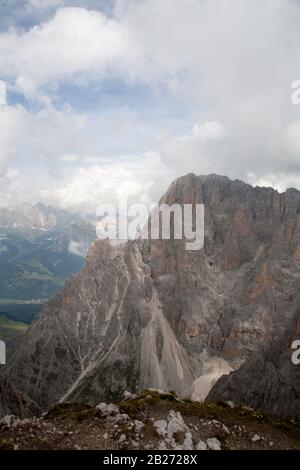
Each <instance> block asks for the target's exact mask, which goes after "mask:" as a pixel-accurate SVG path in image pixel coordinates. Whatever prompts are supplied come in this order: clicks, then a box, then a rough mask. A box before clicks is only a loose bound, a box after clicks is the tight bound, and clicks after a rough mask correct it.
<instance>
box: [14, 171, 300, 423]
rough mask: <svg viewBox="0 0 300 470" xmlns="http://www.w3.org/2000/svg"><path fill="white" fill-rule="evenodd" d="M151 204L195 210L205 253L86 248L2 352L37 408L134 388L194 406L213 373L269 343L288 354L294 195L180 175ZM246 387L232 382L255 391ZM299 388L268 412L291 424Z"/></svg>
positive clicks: (137, 246) (296, 248)
mask: <svg viewBox="0 0 300 470" xmlns="http://www.w3.org/2000/svg"><path fill="white" fill-rule="evenodd" d="M161 202H164V203H167V204H169V205H172V204H174V203H179V204H188V203H203V204H204V205H205V244H204V248H203V249H202V250H199V251H187V250H186V249H185V241H184V240H135V241H129V242H127V243H126V244H123V245H119V246H111V245H110V243H109V241H108V240H104V241H100V240H97V241H95V242H93V244H92V245H91V247H90V250H89V253H88V256H87V262H86V267H85V268H84V269H83V271H81V272H80V273H79V274H76V275H73V276H72V277H71V278H70V279H69V280H68V281H67V282H66V284H65V286H64V288H63V289H62V290H61V291H60V293H59V294H58V295H57V296H56V297H55V298H54V299H53V300H51V301H50V302H48V303H47V305H46V306H45V308H44V310H43V312H42V313H41V314H40V315H39V316H38V318H37V319H36V320H35V321H34V322H33V324H32V325H31V327H30V328H29V329H28V331H27V332H26V333H25V334H24V335H23V336H22V337H21V338H20V339H18V340H17V343H15V344H14V347H13V348H11V349H10V352H9V354H8V360H7V363H8V366H7V368H8V370H7V374H8V375H9V377H10V379H11V380H12V383H13V384H14V386H15V387H16V388H17V389H18V390H20V391H21V392H24V393H25V394H26V395H27V396H29V397H30V398H31V399H33V400H35V401H36V402H37V403H38V405H39V406H41V407H43V408H45V409H46V408H47V407H49V406H50V405H52V404H54V403H56V402H58V401H65V400H71V399H83V400H86V401H88V402H90V403H97V402H99V401H100V400H102V399H114V398H116V397H118V396H120V394H121V393H122V392H123V391H124V390H129V391H131V392H136V391H139V390H142V389H145V388H157V389H162V390H166V391H168V390H174V391H175V392H176V393H177V394H178V395H179V396H192V397H193V399H201V400H203V399H205V398H206V396H207V394H208V393H209V391H210V389H211V387H212V386H213V384H214V383H215V382H216V381H217V379H218V378H219V377H220V376H221V375H223V374H228V373H229V372H230V371H232V370H238V369H239V368H240V367H244V364H243V362H244V361H246V362H245V364H246V363H247V361H248V360H251V358H252V357H254V356H255V357H257V355H260V356H261V357H264V356H263V355H264V354H265V352H266V351H267V350H269V349H270V348H271V346H272V345H273V346H274V345H276V344H278V345H279V344H280V347H279V346H278V348H275V350H274V357H277V356H278V357H279V354H281V353H282V352H283V351H285V352H286V351H287V352H289V348H290V340H291V339H292V336H293V334H295V339H296V334H297V331H296V330H295V328H294V325H295V324H296V323H297V318H298V317H299V303H300V289H299V287H300V270H299V263H300V192H299V191H296V190H288V191H286V192H285V193H282V194H279V193H278V192H277V191H275V190H274V189H271V188H260V187H256V188H254V187H252V186H250V185H248V184H245V183H243V182H241V181H231V180H230V179H228V178H227V177H221V176H217V175H209V176H195V175H194V174H188V175H186V176H184V177H181V178H179V179H177V180H176V181H174V182H173V183H172V184H171V186H170V188H169V189H168V191H167V193H166V194H165V195H164V196H163V198H162V199H161ZM289 364H290V365H289V366H288V370H287V369H286V368H285V369H284V370H285V371H286V373H285V374H281V373H279V378H278V380H279V379H280V380H282V383H284V386H285V387H286V388H285V390H290V391H291V390H292V389H293V388H294V387H295V384H296V387H298V385H299V382H297V380H298V378H299V368H297V367H296V366H294V365H293V364H292V363H291V362H290V363H289ZM236 373H237V372H236ZM280 374H281V375H280ZM229 377H230V378H231V379H230V380H234V379H232V377H233V374H230V375H228V376H225V378H228V379H229ZM221 380H223V383H224V377H223V378H222V379H221ZM253 380H255V377H254V378H253V377H252V376H251V373H249V375H248V376H246V378H245V376H244V375H243V383H244V386H247V381H248V383H249V384H251V387H252V388H251V390H252V393H254V394H255V393H256V392H255V388H257V387H260V384H259V383H258V384H256V385H255V384H254V383H253ZM245 381H246V382H245ZM245 384H246V385H245ZM225 385H226V384H225ZM225 385H224V387H225ZM227 385H228V386H230V389H229V391H228V390H227V392H226V399H230V390H232V389H233V388H234V387H233V385H232V383H231V382H228V384H227ZM215 386H217V385H215ZM225 388H226V387H225ZM268 390H269V389H268ZM223 392H224V390H223ZM224 393H225V392H224ZM268 393H271V391H270V390H269V392H268ZM278 393H280V392H278ZM299 393H300V388H297V390H294V392H293V394H292V391H291V394H290V395H289V396H293V400H292V402H291V403H290V404H289V405H288V406H286V407H285V408H284V410H283V411H282V413H281V411H280V409H279V407H278V406H277V405H276V404H274V400H271V401H270V408H271V409H270V410H269V411H271V412H276V413H278V414H284V415H285V416H288V417H297V418H299V417H300V413H299ZM238 398H239V397H238V396H237V393H235V399H238ZM242 398H243V399H245V401H246V402H247V400H248V401H249V397H248V398H247V396H246V394H244V395H243V397H242ZM266 402H267V400H266V397H261V398H260V399H258V400H257V401H256V402H255V406H256V407H258V408H264V407H265V406H266Z"/></svg>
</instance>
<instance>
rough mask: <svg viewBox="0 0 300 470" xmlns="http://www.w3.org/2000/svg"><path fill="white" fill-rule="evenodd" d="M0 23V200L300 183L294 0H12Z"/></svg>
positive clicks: (67, 200) (76, 199) (80, 203)
mask: <svg viewBox="0 0 300 470" xmlns="http://www.w3.org/2000/svg"><path fill="white" fill-rule="evenodd" d="M10 3H11V5H10ZM12 7H13V8H12ZM0 27H1V33H0V57H1V61H0V80H1V81H0V148H1V152H0V203H1V204H8V205H11V204H13V203H15V202H17V201H19V202H22V201H24V200H32V201H35V202H37V201H43V202H49V203H55V204H56V205H59V206H62V207H73V208H80V209H83V210H89V211H90V210H95V205H97V204H98V203H100V202H102V201H104V202H110V201H108V200H107V199H108V198H114V197H115V196H116V195H117V194H118V191H119V192H120V191H121V192H122V194H127V195H128V197H129V198H132V199H134V200H135V201H136V202H138V201H147V202H150V201H155V200H156V199H157V198H158V197H159V196H160V194H161V193H162V192H164V191H165V189H166V187H167V185H168V184H169V183H170V181H171V180H172V179H173V178H174V177H177V176H180V175H182V174H185V173H188V172H194V173H197V174H207V173H212V172H213V173H219V174H226V175H228V176H230V177H233V178H240V179H243V180H245V181H248V182H250V183H252V184H259V185H272V186H274V187H275V188H277V189H279V190H280V191H282V190H285V189H286V188H287V187H290V186H296V187H298V188H299V189H300V105H294V104H292V102H291V95H292V89H291V85H292V82H293V81H294V80H297V79H300V54H299V50H298V49H299V44H300V2H299V1H298V0H264V1H263V2H262V1H261V0H260V1H259V0H230V1H228V0H139V1H137V0H116V1H108V2H101V1H100V2H99V1H98V2H96V1H73V2H72V1H60V0H47V1H39V0H28V1H27V2H24V1H22V2H21V1H20V2H18V1H16V0H12V1H11V2H10V1H7V2H5V5H4V6H1V20H0Z"/></svg>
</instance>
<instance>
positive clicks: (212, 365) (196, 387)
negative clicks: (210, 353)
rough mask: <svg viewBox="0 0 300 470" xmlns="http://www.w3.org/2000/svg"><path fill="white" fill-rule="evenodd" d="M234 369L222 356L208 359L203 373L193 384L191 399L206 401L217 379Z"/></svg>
mask: <svg viewBox="0 0 300 470" xmlns="http://www.w3.org/2000/svg"><path fill="white" fill-rule="evenodd" d="M232 370H233V369H232V367H230V365H229V364H228V363H227V362H226V361H225V360H224V359H222V358H220V357H215V358H211V359H208V360H207V362H205V364H204V369H203V374H202V375H201V376H200V377H198V378H197V379H196V380H195V381H194V382H193V384H192V387H191V399H192V400H193V401H204V400H205V398H206V397H207V395H208V394H209V392H210V390H211V388H212V387H213V385H214V384H215V383H216V381H217V380H218V379H219V378H220V377H221V376H222V375H227V374H229V373H230V372H231V371H232Z"/></svg>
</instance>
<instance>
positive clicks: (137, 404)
mask: <svg viewBox="0 0 300 470" xmlns="http://www.w3.org/2000/svg"><path fill="white" fill-rule="evenodd" d="M1 449H3V450H5V449H15V450H17V449H18V450H21V449H76V450H85V449H111V450H114V449H148V450H150V449H151V450H157V449H159V450H176V451H177V450H206V451H209V450H235V449H266V450H271V449H300V434H299V427H297V426H296V425H294V424H292V423H288V422H281V421H279V420H274V419H272V418H269V417H268V416H265V415H262V414H259V413H256V412H255V411H254V410H251V409H250V408H245V407H237V408H231V407H229V406H225V404H224V405H223V406H218V405H215V404H213V405H210V404H203V403H195V402H191V401H184V400H179V399H178V398H177V397H176V396H175V395H174V394H163V393H159V392H157V391H153V390H151V391H150V390H148V391H145V392H144V393H142V394H141V395H139V396H137V397H136V398H130V399H126V400H122V401H121V402H119V403H104V402H102V403H100V404H99V405H97V406H96V407H94V406H89V405H86V404H84V403H79V402H77V403H63V404H60V405H56V406H55V407H54V408H52V409H51V410H50V411H49V412H48V413H47V414H45V415H44V416H42V417H40V418H31V419H23V420H20V419H18V418H14V417H7V419H4V420H2V421H1V420H0V450H1Z"/></svg>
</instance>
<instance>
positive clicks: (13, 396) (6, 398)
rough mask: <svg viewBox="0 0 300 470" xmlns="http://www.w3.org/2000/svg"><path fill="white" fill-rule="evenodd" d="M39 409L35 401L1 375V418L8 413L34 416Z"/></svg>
mask: <svg viewBox="0 0 300 470" xmlns="http://www.w3.org/2000/svg"><path fill="white" fill-rule="evenodd" d="M39 411H40V410H39V409H38V407H37V406H36V405H35V403H33V402H32V401H31V400H30V399H28V398H27V397H26V398H25V397H24V396H22V395H21V394H20V393H19V392H18V391H16V390H15V388H14V387H13V386H12V384H11V383H10V381H9V380H7V379H6V378H4V377H0V419H1V418H3V417H4V416H6V415H14V416H20V417H25V416H32V415H33V414H36V413H38V412H39Z"/></svg>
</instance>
